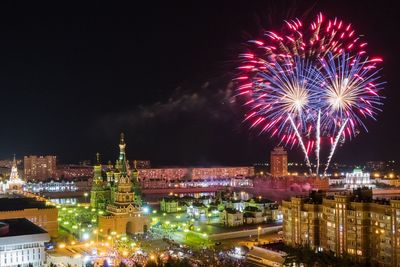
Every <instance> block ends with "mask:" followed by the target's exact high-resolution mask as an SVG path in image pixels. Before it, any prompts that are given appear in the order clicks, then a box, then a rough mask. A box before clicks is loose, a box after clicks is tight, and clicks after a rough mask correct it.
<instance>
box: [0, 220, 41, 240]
mask: <svg viewBox="0 0 400 267" xmlns="http://www.w3.org/2000/svg"><path fill="white" fill-rule="evenodd" d="M0 222H1V223H4V224H7V225H8V226H9V228H8V231H2V232H1V234H0V238H4V237H13V236H21V235H34V234H44V233H47V232H46V231H45V230H43V229H42V228H40V227H39V226H37V225H36V224H34V223H32V222H31V221H29V220H27V219H25V218H18V219H2V220H0Z"/></svg>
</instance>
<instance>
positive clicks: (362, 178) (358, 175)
mask: <svg viewBox="0 0 400 267" xmlns="http://www.w3.org/2000/svg"><path fill="white" fill-rule="evenodd" d="M364 186H366V187H372V186H373V185H372V183H371V178H370V174H369V173H368V172H362V170H361V169H354V171H353V172H351V173H346V178H345V187H346V188H350V189H353V188H358V187H364Z"/></svg>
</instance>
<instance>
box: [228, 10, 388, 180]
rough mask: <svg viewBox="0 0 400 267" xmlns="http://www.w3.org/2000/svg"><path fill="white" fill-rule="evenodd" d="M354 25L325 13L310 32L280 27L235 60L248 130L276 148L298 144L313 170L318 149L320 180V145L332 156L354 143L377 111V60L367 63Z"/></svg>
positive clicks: (296, 24)
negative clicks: (238, 62)
mask: <svg viewBox="0 0 400 267" xmlns="http://www.w3.org/2000/svg"><path fill="white" fill-rule="evenodd" d="M366 45H367V43H365V42H363V41H362V40H361V39H360V38H359V37H358V36H357V35H356V33H355V31H354V30H353V29H352V26H351V24H348V23H345V22H343V21H341V20H338V19H336V18H335V19H333V20H327V19H325V18H324V17H323V15H322V14H319V15H318V16H317V19H316V20H315V21H313V22H311V23H310V24H309V25H308V26H306V25H303V24H302V22H301V21H300V20H298V19H295V20H291V21H285V23H284V26H283V28H282V30H281V31H279V34H278V33H277V32H271V31H268V32H266V33H265V35H264V38H263V39H262V40H252V41H249V45H248V46H247V51H246V52H245V53H243V54H241V55H240V59H241V65H240V66H239V67H238V70H239V73H240V74H239V75H238V76H237V77H236V78H235V80H236V81H237V84H238V87H237V91H238V92H237V96H238V97H240V98H243V99H245V101H244V105H245V106H247V107H249V109H250V111H249V113H248V114H246V115H245V119H244V120H245V121H249V123H250V127H251V128H253V127H257V128H259V129H260V131H261V133H264V132H268V133H270V135H271V136H272V137H274V138H277V139H278V140H279V143H280V144H283V145H285V146H289V147H293V146H300V148H301V149H302V151H303V152H304V157H305V161H306V164H307V165H308V167H309V169H310V172H311V168H312V164H311V160H310V158H311V157H314V156H313V155H312V154H311V152H312V151H315V160H316V164H315V167H316V169H315V173H316V174H317V175H318V174H319V167H320V151H321V144H323V143H328V144H329V145H330V147H331V148H330V152H329V156H328V158H327V161H326V164H325V171H324V173H326V171H327V169H328V167H329V163H330V161H331V159H332V156H333V154H334V152H335V150H336V148H337V146H338V144H339V143H343V142H344V141H345V140H346V139H351V138H353V137H355V136H356V135H357V134H358V133H359V132H360V130H361V129H364V130H365V131H366V130H367V128H366V125H365V121H366V120H367V119H369V118H372V119H375V118H376V115H377V114H378V112H380V111H381V110H382V109H381V108H382V98H383V97H382V96H381V95H380V91H381V90H382V89H383V84H384V83H383V82H381V81H380V76H379V71H380V69H379V63H381V62H382V59H381V58H377V57H375V58H370V57H369V56H368V55H367V52H366V50H365V47H366Z"/></svg>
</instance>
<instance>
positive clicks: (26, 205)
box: [0, 197, 58, 266]
mask: <svg viewBox="0 0 400 267" xmlns="http://www.w3.org/2000/svg"><path fill="white" fill-rule="evenodd" d="M15 218H26V219H28V220H29V221H31V222H32V223H34V224H36V225H38V226H39V227H41V228H43V229H45V230H46V231H47V232H48V233H49V234H50V235H51V236H52V237H56V236H57V234H58V221H57V219H58V210H57V208H56V207H54V206H47V205H46V203H44V202H41V201H37V200H35V199H33V198H22V197H17V198H11V197H10V198H6V197H2V198H0V220H4V219H15ZM0 266H1V265H0Z"/></svg>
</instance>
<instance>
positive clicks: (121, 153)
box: [119, 133, 128, 176]
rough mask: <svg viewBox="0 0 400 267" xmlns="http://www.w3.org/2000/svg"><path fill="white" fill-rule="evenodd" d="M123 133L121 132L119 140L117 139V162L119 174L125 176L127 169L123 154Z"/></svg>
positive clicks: (124, 145)
mask: <svg viewBox="0 0 400 267" xmlns="http://www.w3.org/2000/svg"><path fill="white" fill-rule="evenodd" d="M125 147H126V144H125V135H124V133H121V137H120V141H119V164H120V167H121V170H120V171H121V175H122V176H127V174H128V171H127V167H126V164H127V163H126V154H125Z"/></svg>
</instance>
